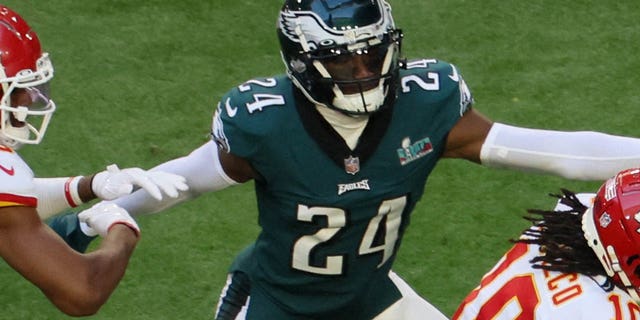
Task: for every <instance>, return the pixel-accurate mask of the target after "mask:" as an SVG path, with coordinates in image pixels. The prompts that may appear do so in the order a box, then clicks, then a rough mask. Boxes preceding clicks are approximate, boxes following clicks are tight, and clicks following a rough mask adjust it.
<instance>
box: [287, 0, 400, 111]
mask: <svg viewBox="0 0 640 320" xmlns="http://www.w3.org/2000/svg"><path fill="white" fill-rule="evenodd" d="M328 2H329V1H326V0H307V1H300V2H299V1H294V0H291V1H287V2H286V3H285V5H284V7H283V9H282V11H281V13H280V17H279V19H278V37H279V40H280V44H281V49H282V50H281V53H282V57H283V60H284V62H285V65H286V67H287V71H288V74H289V76H290V78H291V79H292V81H293V83H294V84H295V85H296V86H297V87H298V88H300V89H301V90H302V92H303V93H304V94H305V96H306V97H307V98H308V99H309V100H311V101H312V102H313V103H315V104H319V105H325V106H327V107H330V108H333V109H337V110H339V111H341V112H343V113H347V114H369V113H372V112H375V111H377V110H379V109H380V108H382V107H383V106H387V105H389V104H391V103H392V102H393V99H395V95H396V92H395V81H396V80H397V76H398V68H399V56H400V43H401V39H402V32H401V31H400V30H398V29H396V28H395V25H394V22H393V18H392V16H391V8H390V7H389V5H388V4H387V3H386V2H384V1H382V0H343V1H332V2H331V4H329V3H328Z"/></svg>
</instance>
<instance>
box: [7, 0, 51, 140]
mask: <svg viewBox="0 0 640 320" xmlns="http://www.w3.org/2000/svg"><path fill="white" fill-rule="evenodd" d="M0 52H1V54H0V87H1V94H2V97H1V98H0V144H2V145H4V146H8V147H11V148H14V149H17V148H19V147H20V146H21V145H22V144H37V143H40V141H42V138H43V136H44V134H45V132H46V130H47V127H48V125H49V121H50V119H51V116H52V114H53V112H54V111H55V109H56V106H55V103H54V102H53V101H52V100H51V99H50V98H49V81H50V80H51V79H52V78H53V65H52V64H51V61H50V59H49V55H48V54H47V53H43V52H42V51H41V48H40V42H39V40H38V36H37V35H36V34H35V33H34V32H33V31H32V30H31V28H30V27H29V26H28V25H27V23H26V22H25V21H24V20H23V19H22V18H21V17H20V16H19V15H18V14H17V13H15V12H13V11H12V10H10V9H9V8H7V7H4V6H1V5H0Z"/></svg>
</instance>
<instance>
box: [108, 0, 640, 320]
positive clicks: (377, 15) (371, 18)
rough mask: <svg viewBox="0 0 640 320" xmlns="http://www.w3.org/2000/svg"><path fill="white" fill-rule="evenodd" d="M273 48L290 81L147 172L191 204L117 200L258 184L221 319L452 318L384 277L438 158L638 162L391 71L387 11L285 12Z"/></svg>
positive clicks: (319, 2) (605, 165)
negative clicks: (250, 231) (177, 181)
mask: <svg viewBox="0 0 640 320" xmlns="http://www.w3.org/2000/svg"><path fill="white" fill-rule="evenodd" d="M277 35H278V39H279V41H280V45H281V53H282V58H283V60H284V63H285V66H286V74H283V75H277V76H274V77H269V78H260V79H252V80H249V81H246V82H244V83H243V84H241V85H240V86H238V87H236V88H233V89H232V90H230V91H229V92H228V93H227V94H225V95H224V96H223V97H222V99H221V100H220V103H219V104H218V108H217V110H216V113H215V116H214V121H213V122H214V123H213V137H214V139H213V141H211V142H208V143H206V144H205V145H203V146H201V147H200V148H198V149H196V150H194V151H193V152H192V153H190V154H189V155H187V156H185V157H181V158H178V159H174V160H170V161H168V162H165V163H163V164H161V165H159V166H157V167H156V169H157V170H163V171H167V172H172V173H176V174H179V175H182V176H184V177H186V178H187V182H188V184H189V191H188V192H183V193H181V195H180V196H179V197H178V198H175V199H163V200H162V201H161V202H156V201H154V200H152V199H151V198H150V197H149V195H148V194H147V193H146V192H145V191H137V192H135V193H133V194H132V195H130V196H127V197H124V198H120V199H118V200H115V202H116V203H117V204H118V205H120V206H122V207H123V208H126V209H127V210H128V211H129V212H131V213H134V214H140V213H149V212H157V211H161V210H163V209H165V208H168V207H170V206H172V205H175V204H177V203H179V202H181V201H185V200H187V199H192V198H194V197H196V196H198V195H200V194H202V193H204V192H210V191H216V190H220V189H223V188H226V187H229V186H232V185H236V184H238V183H243V182H247V181H249V180H254V181H255V190H256V195H257V202H258V211H259V212H258V214H259V223H260V226H261V232H260V234H259V236H258V238H257V239H256V241H255V243H254V244H253V246H252V247H251V248H249V249H247V251H245V252H244V253H243V255H242V257H244V258H241V259H240V260H239V261H238V263H237V268H234V269H233V270H237V271H238V272H234V273H232V274H231V277H230V279H231V280H232V282H231V286H230V288H232V289H238V290H236V291H234V290H226V289H225V291H224V292H223V295H224V296H223V298H225V297H227V296H226V293H231V292H232V291H233V292H235V293H239V294H238V295H237V296H236V297H235V298H237V299H239V303H240V304H241V305H242V304H245V306H246V314H245V313H243V314H239V315H234V314H231V315H230V314H229V313H228V312H220V313H219V314H218V315H217V317H218V318H219V319H233V318H236V317H237V318H238V319H244V318H246V319H279V320H280V319H377V320H385V319H393V320H397V319H446V317H445V316H444V315H442V314H441V313H440V312H438V311H437V310H436V309H435V308H434V307H433V306H431V305H430V304H429V303H428V302H426V301H425V300H424V299H422V298H420V297H419V296H418V295H417V294H415V292H413V290H411V288H410V287H409V286H407V285H406V283H404V282H403V281H402V280H401V279H400V278H399V277H398V276H397V275H395V274H394V273H393V272H392V271H391V266H392V264H393V261H394V259H395V257H396V254H397V251H398V248H399V247H400V243H401V240H402V236H403V234H404V231H405V230H406V228H407V227H408V224H409V218H410V215H411V212H412V210H413V209H414V207H415V205H416V203H417V202H418V201H419V200H420V198H421V197H422V194H423V192H424V187H425V183H426V181H427V178H428V177H429V175H430V173H431V172H432V170H433V168H434V167H435V165H436V163H437V162H438V161H439V160H440V159H443V158H458V159H465V160H469V161H472V162H475V163H479V164H482V165H486V166H490V167H498V168H510V169H516V170H523V171H529V172H531V171H533V172H540V173H547V174H554V175H558V176H562V177H565V178H570V179H581V180H604V179H606V178H608V177H610V176H613V175H614V174H616V173H617V172H618V171H620V170H623V169H625V168H628V167H633V166H636V165H637V164H638V162H639V161H640V139H634V138H627V137H619V136H612V135H607V134H602V133H597V132H562V131H550V130H537V129H525V128H519V127H514V126H509V125H505V124H501V123H497V122H492V121H491V120H489V119H487V118H486V117H485V116H483V115H482V114H481V113H480V112H478V111H477V110H476V109H475V108H472V104H473V99H472V95H471V92H470V90H469V89H468V87H467V85H466V84H465V82H464V80H463V78H462V75H461V74H460V72H459V71H458V69H457V68H456V67H455V66H453V65H452V64H449V63H447V62H444V61H440V60H438V59H416V60H404V59H402V58H401V51H400V47H401V42H402V32H401V30H400V29H398V28H397V27H396V25H395V23H394V21H393V18H392V15H391V8H390V6H389V4H388V3H387V2H386V1H384V0H286V1H285V3H284V5H283V7H282V10H281V11H280V14H279V16H278V19H277ZM233 281H238V282H235V283H234V282H233ZM243 292H244V293H243ZM247 295H248V296H249V299H246V301H247V303H244V302H245V299H244V298H245V297H246V296H247ZM222 302H223V303H222V307H221V309H220V310H223V309H224V310H230V309H229V308H226V307H225V304H226V303H234V301H230V300H228V299H227V300H225V299H222ZM231 309H233V308H231ZM230 311H233V310H230Z"/></svg>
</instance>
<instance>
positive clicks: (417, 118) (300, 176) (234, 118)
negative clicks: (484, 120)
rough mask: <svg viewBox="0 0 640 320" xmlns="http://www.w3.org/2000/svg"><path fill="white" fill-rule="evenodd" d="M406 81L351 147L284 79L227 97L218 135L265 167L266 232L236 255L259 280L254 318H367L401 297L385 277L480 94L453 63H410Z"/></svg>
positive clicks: (262, 219)
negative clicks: (450, 141) (451, 139)
mask: <svg viewBox="0 0 640 320" xmlns="http://www.w3.org/2000/svg"><path fill="white" fill-rule="evenodd" d="M397 85H398V97H397V99H396V101H395V103H394V105H393V106H392V107H391V108H386V109H383V110H381V111H378V112H377V113H375V114H373V115H371V116H370V119H369V122H368V124H367V127H366V128H365V130H364V132H363V133H362V135H361V137H360V139H359V140H358V144H357V146H356V148H355V149H354V150H351V149H350V148H349V147H348V146H347V145H346V143H345V142H344V140H343V139H342V138H341V137H340V135H339V134H338V133H337V132H336V131H335V130H334V129H333V128H332V127H331V126H330V125H329V124H328V123H327V122H326V120H324V118H323V117H322V116H321V115H320V114H319V113H318V112H317V110H316V109H315V107H314V106H313V105H311V104H310V103H309V102H308V100H306V99H305V98H304V97H303V96H302V95H301V93H300V91H299V90H297V89H296V88H295V86H294V85H293V84H292V82H291V81H290V80H289V78H288V77H286V76H285V75H281V76H277V77H273V78H263V79H254V80H250V81H248V82H245V83H244V84H242V85H240V86H238V87H236V88H234V89H233V90H231V91H230V92H228V93H227V94H226V95H225V96H224V97H223V98H222V100H221V102H220V104H219V106H218V110H217V112H216V116H215V117H214V138H215V139H216V142H217V143H218V144H220V145H221V146H222V147H224V148H226V149H227V150H228V151H229V152H231V153H232V154H234V155H237V156H240V157H242V158H244V159H246V160H248V161H249V162H250V163H251V165H252V166H253V168H254V169H255V170H256V172H258V173H259V175H260V178H259V179H256V181H255V191H256V195H257V201H258V211H259V224H260V226H261V228H262V229H261V232H260V235H259V236H258V238H257V240H256V242H255V245H254V246H253V247H252V249H251V250H252V252H250V253H249V254H244V255H243V261H236V267H237V268H240V269H242V270H243V271H244V272H246V273H247V274H249V276H250V279H251V306H250V309H249V314H250V315H251V314H252V312H253V314H255V315H258V313H260V314H263V313H265V312H267V311H265V310H266V309H269V308H271V307H269V305H272V308H277V309H279V310H280V311H279V312H284V313H283V314H289V315H291V318H295V319H305V318H309V319H314V318H331V319H342V318H343V317H345V318H348V319H369V318H371V317H373V316H374V315H376V314H378V313H379V312H380V311H382V310H384V309H385V308H386V307H388V306H389V305H391V304H392V303H393V302H395V301H397V300H398V299H399V297H400V295H399V293H398V291H397V290H396V289H395V287H394V286H393V284H392V283H391V281H390V280H389V278H388V276H387V274H388V272H389V270H390V268H391V265H392V263H393V261H394V258H395V255H396V252H397V250H398V248H399V246H400V242H401V240H402V235H403V233H404V231H405V229H406V228H407V226H408V225H409V221H410V213H411V211H412V210H413V208H414V207H415V205H416V203H417V202H418V201H419V200H420V198H421V197H422V194H423V192H424V187H425V184H426V181H427V178H428V176H429V174H430V173H431V171H432V170H433V168H434V167H435V165H436V163H437V161H438V159H440V157H441V155H442V153H443V152H444V148H445V143H446V139H447V135H448V133H449V131H450V130H451V128H452V127H453V126H454V125H455V124H456V122H457V121H458V120H459V119H460V117H461V116H462V115H463V114H464V113H465V112H466V110H467V109H468V108H469V107H470V103H471V100H472V99H471V94H470V92H469V90H468V89H467V87H466V85H465V84H464V81H463V80H462V78H461V76H460V75H459V74H458V72H457V70H456V68H455V67H454V66H453V65H451V64H449V63H446V62H441V61H437V60H433V59H431V60H416V61H410V62H408V63H407V67H406V68H405V69H403V70H401V72H400V76H399V83H398V84H397ZM254 305H255V308H259V306H262V309H261V311H259V312H258V311H252V308H254ZM283 314H280V313H273V314H272V316H274V318H275V316H277V317H280V318H278V319H281V318H283V317H284V316H283ZM303 315H304V316H303ZM264 317H267V316H266V315H265V316H264ZM283 319H284V318H283Z"/></svg>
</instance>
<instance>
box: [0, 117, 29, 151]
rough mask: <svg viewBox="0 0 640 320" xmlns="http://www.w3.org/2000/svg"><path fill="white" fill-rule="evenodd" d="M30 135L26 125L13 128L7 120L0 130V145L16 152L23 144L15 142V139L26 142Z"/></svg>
mask: <svg viewBox="0 0 640 320" xmlns="http://www.w3.org/2000/svg"><path fill="white" fill-rule="evenodd" d="M30 134H31V131H30V130H29V127H28V126H27V125H25V126H23V127H14V126H12V125H11V123H10V121H8V120H7V121H6V122H5V123H4V126H3V128H2V130H0V144H2V145H3V146H7V147H9V148H12V149H14V150H18V149H20V147H22V145H23V144H22V143H21V142H19V141H18V140H16V138H17V139H23V140H27V139H29V136H30Z"/></svg>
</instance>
